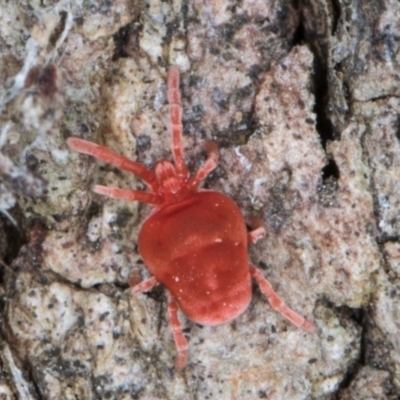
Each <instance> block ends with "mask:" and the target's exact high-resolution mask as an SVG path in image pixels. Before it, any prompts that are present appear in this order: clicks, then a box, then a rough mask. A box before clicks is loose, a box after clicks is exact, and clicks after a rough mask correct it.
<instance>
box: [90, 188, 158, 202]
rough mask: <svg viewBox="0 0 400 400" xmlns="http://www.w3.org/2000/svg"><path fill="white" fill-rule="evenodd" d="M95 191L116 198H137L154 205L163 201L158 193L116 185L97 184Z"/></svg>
mask: <svg viewBox="0 0 400 400" xmlns="http://www.w3.org/2000/svg"><path fill="white" fill-rule="evenodd" d="M93 192H95V193H97V194H102V195H104V196H108V197H112V198H114V199H125V200H132V201H134V200H136V201H141V202H143V203H148V204H152V205H158V204H160V203H162V198H161V197H160V196H158V195H157V194H154V193H151V192H143V191H141V190H133V189H120V188H116V187H107V186H101V185H96V186H95V187H94V188H93Z"/></svg>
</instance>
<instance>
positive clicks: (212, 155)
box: [189, 140, 219, 189]
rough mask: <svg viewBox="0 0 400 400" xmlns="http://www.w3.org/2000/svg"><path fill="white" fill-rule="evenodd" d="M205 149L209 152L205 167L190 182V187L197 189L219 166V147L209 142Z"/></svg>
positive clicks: (206, 142)
mask: <svg viewBox="0 0 400 400" xmlns="http://www.w3.org/2000/svg"><path fill="white" fill-rule="evenodd" d="M204 147H205V149H206V151H207V160H206V162H205V163H204V164H203V166H202V167H201V168H200V169H199V170H198V171H197V173H196V175H195V176H194V177H193V178H192V179H191V180H190V182H189V186H190V187H191V188H192V189H195V188H196V187H197V186H199V185H200V183H201V181H203V180H204V179H205V178H207V175H208V174H209V173H210V172H211V171H212V170H213V169H214V168H215V167H216V166H217V164H218V157H219V155H218V147H217V145H216V144H215V143H214V142H213V141H211V140H207V141H205V142H204Z"/></svg>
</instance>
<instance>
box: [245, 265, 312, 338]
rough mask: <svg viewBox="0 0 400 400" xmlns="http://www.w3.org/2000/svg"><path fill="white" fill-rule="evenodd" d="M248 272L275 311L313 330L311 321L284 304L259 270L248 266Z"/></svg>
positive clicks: (304, 327) (296, 323)
mask: <svg viewBox="0 0 400 400" xmlns="http://www.w3.org/2000/svg"><path fill="white" fill-rule="evenodd" d="M250 274H251V276H252V277H253V278H254V279H255V280H256V281H257V283H258V285H259V287H260V290H261V292H262V293H263V294H264V295H265V296H266V297H267V299H268V301H269V304H271V307H272V308H273V309H275V310H276V311H278V312H280V313H281V314H282V315H283V316H284V317H285V318H287V319H288V320H289V321H290V322H291V323H292V324H294V325H296V326H297V327H299V328H302V329H304V330H306V331H308V332H313V331H314V329H315V327H314V325H313V324H312V323H311V322H308V321H307V320H306V319H305V318H304V317H302V316H301V315H300V314H297V313H296V312H295V311H293V310H292V309H291V308H289V307H288V306H286V305H285V304H284V302H283V301H282V299H281V298H280V297H279V296H278V294H277V293H276V292H275V291H274V289H273V288H272V285H271V284H270V283H269V282H268V281H267V280H266V279H265V278H264V276H263V275H262V274H261V272H260V270H258V269H257V268H255V267H253V266H250Z"/></svg>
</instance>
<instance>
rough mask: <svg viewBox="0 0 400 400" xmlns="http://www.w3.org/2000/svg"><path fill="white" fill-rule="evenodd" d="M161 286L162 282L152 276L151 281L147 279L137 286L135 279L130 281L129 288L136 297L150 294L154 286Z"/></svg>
mask: <svg viewBox="0 0 400 400" xmlns="http://www.w3.org/2000/svg"><path fill="white" fill-rule="evenodd" d="M159 284H160V282H158V280H157V279H156V278H155V277H154V276H152V277H151V278H149V279H145V280H144V281H142V282H140V283H137V284H136V283H135V282H134V281H133V279H130V280H129V286H130V287H131V293H132V294H134V295H138V294H140V293H144V292H148V291H149V290H151V289H152V288H153V287H154V286H157V285H159Z"/></svg>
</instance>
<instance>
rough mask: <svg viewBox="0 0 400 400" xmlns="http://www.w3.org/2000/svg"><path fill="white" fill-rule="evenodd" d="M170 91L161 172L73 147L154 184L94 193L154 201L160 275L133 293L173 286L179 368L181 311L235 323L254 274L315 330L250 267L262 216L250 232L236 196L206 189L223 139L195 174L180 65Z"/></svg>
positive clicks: (93, 148) (143, 241)
mask: <svg viewBox="0 0 400 400" xmlns="http://www.w3.org/2000/svg"><path fill="white" fill-rule="evenodd" d="M167 96H168V102H169V114H170V124H171V133H172V154H173V157H174V163H171V162H170V161H167V160H162V161H160V162H158V163H157V164H156V166H155V171H154V172H153V171H151V170H149V169H147V168H146V167H145V166H143V165H141V164H139V163H137V162H134V161H132V160H129V159H128V158H126V157H123V156H121V155H118V154H116V153H114V152H112V151H111V150H109V149H108V148H106V147H104V146H99V145H97V144H95V143H92V142H88V141H86V140H82V139H78V138H74V137H72V138H69V139H68V145H69V146H70V147H71V148H72V149H74V150H76V151H78V152H80V153H84V154H89V155H91V156H93V157H95V158H97V159H98V160H102V161H104V162H107V163H110V164H113V165H115V166H117V167H118V168H120V169H123V170H127V171H129V172H131V173H133V174H135V175H136V176H138V177H139V178H141V179H142V180H143V182H144V183H145V184H146V185H147V186H148V188H149V191H138V190H130V189H119V188H114V187H105V186H99V185H96V186H95V187H94V191H95V192H96V193H99V194H102V195H106V196H110V197H113V198H116V199H127V200H137V201H141V202H144V203H148V204H152V205H153V206H154V209H153V210H152V212H151V213H150V215H149V216H148V217H147V219H146V220H145V221H144V223H143V225H142V227H141V230H140V232H139V237H138V245H139V252H140V254H141V256H142V258H143V260H144V262H145V264H146V266H147V268H148V269H149V270H150V272H151V273H152V275H153V276H152V277H151V278H149V279H146V280H144V281H142V282H141V283H139V284H137V285H135V286H132V285H131V286H132V288H131V290H132V293H133V294H136V295H137V294H139V293H142V292H145V291H148V290H150V289H151V288H152V287H153V286H155V285H158V284H163V285H164V286H165V287H166V288H167V289H168V313H169V320H170V326H171V329H172V334H173V336H174V340H175V344H176V348H177V352H178V355H177V358H176V368H178V369H182V368H183V367H184V366H185V365H186V362H187V348H188V343H187V340H186V338H185V336H184V335H183V332H182V327H181V324H180V322H179V319H178V308H180V309H181V310H182V311H183V313H184V314H186V316H187V317H188V318H190V319H192V320H193V321H195V322H196V323H199V324H202V325H218V324H223V323H225V322H228V321H231V320H232V319H234V318H236V317H237V316H239V315H240V314H242V313H243V312H244V311H245V310H246V308H247V307H248V305H249V302H250V300H251V278H252V277H253V278H254V279H255V280H256V282H257V283H258V285H259V287H260V290H261V291H262V293H264V294H265V296H267V298H268V301H269V303H270V304H271V307H272V308H274V309H275V310H277V311H279V312H280V313H281V314H282V315H283V316H284V317H285V318H287V319H288V320H289V321H291V322H292V323H293V324H294V325H296V326H298V327H300V328H303V329H305V330H307V331H313V329H314V326H313V325H312V324H311V323H310V322H308V321H307V320H306V319H304V318H303V317H302V316H301V315H299V314H297V313H296V312H294V311H293V310H291V309H290V308H289V307H287V306H286V305H285V304H284V303H283V301H282V300H281V299H280V298H279V296H278V295H277V293H275V292H274V290H273V288H272V286H271V284H270V283H269V282H268V281H267V280H266V279H265V278H264V277H263V275H262V274H261V272H260V271H259V270H258V269H257V268H255V267H254V266H252V265H250V264H249V261H248V256H247V245H248V243H249V242H250V243H254V242H255V241H257V240H258V239H259V238H261V237H263V236H264V235H265V230H264V228H263V227H262V225H261V224H260V223H259V221H257V220H253V224H252V225H253V226H252V228H253V229H254V230H253V231H251V232H247V229H246V224H245V221H244V217H243V214H242V212H241V211H240V209H239V207H238V206H237V204H236V203H235V202H234V201H233V200H231V199H230V198H229V197H228V196H226V195H224V194H222V193H218V192H214V191H212V190H205V189H199V185H200V183H201V182H202V181H203V180H204V179H205V178H206V177H207V175H208V174H209V173H210V172H211V171H212V170H213V169H214V168H215V167H216V165H217V161H218V149H217V146H216V145H215V143H213V142H211V141H207V142H206V150H207V153H208V155H207V160H206V161H205V163H204V165H203V166H202V167H201V168H200V169H199V170H198V171H197V173H196V174H195V175H194V176H193V177H191V176H190V175H189V173H188V170H187V167H186V165H185V162H184V159H183V147H182V107H181V94H180V90H179V70H178V68H177V67H174V66H172V67H171V68H170V69H169V72H168V92H167Z"/></svg>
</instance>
